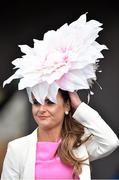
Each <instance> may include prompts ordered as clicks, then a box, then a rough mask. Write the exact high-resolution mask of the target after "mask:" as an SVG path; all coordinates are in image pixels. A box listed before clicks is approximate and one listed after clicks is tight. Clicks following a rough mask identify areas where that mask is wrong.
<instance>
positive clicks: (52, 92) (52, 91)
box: [47, 82, 59, 103]
mask: <svg viewBox="0 0 119 180" xmlns="http://www.w3.org/2000/svg"><path fill="white" fill-rule="evenodd" d="M58 89H59V86H58V84H57V83H56V82H54V83H52V84H51V85H50V86H49V89H48V95H47V96H48V98H49V99H50V100H51V101H52V102H54V103H57V101H56V96H57V92H58Z"/></svg>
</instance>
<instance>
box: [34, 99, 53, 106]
mask: <svg viewBox="0 0 119 180" xmlns="http://www.w3.org/2000/svg"><path fill="white" fill-rule="evenodd" d="M33 104H34V105H41V104H40V103H39V102H38V101H37V100H36V99H35V98H33ZM45 104H49V105H53V104H55V103H54V102H52V101H50V100H49V99H47V98H46V99H45Z"/></svg>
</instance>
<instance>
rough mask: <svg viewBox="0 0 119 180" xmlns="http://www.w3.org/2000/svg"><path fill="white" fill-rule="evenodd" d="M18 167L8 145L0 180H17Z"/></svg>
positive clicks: (12, 151) (13, 153) (11, 148)
mask: <svg viewBox="0 0 119 180" xmlns="http://www.w3.org/2000/svg"><path fill="white" fill-rule="evenodd" d="M19 179H20V178H19V167H18V162H17V158H16V156H15V152H14V148H13V147H12V146H11V144H10V143H8V148H7V153H6V156H5V159H4V162H3V169H2V174H1V180H19Z"/></svg>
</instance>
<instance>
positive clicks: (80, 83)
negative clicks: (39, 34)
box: [3, 14, 107, 104]
mask: <svg viewBox="0 0 119 180" xmlns="http://www.w3.org/2000/svg"><path fill="white" fill-rule="evenodd" d="M86 15H87V14H83V15H81V16H80V17H79V19H78V20H76V21H74V22H73V23H71V24H69V25H68V24H64V25H63V26H61V27H60V28H59V29H57V30H56V31H55V30H51V31H48V32H46V33H45V34H44V37H43V40H36V39H34V40H33V41H34V47H33V48H31V47H29V46H27V45H20V46H19V47H20V48H21V51H22V52H23V53H24V54H25V55H23V56H22V57H21V58H17V59H15V60H14V61H12V64H13V65H14V66H15V67H14V68H15V69H17V70H16V72H15V73H14V74H13V75H12V76H11V77H9V78H8V79H7V80H5V81H4V83H3V86H5V85H6V84H9V83H10V82H11V81H12V80H13V79H20V81H19V83H18V89H19V90H22V89H24V88H26V89H27V93H28V96H29V100H30V102H31V103H32V94H33V95H34V96H35V98H36V99H37V101H38V102H39V103H41V104H43V103H44V100H45V98H46V97H47V98H49V99H50V100H51V101H52V102H55V103H56V95H57V92H58V89H59V88H60V89H62V90H66V91H71V92H73V91H75V90H80V89H90V87H91V85H92V82H93V81H96V70H97V69H98V63H99V59H100V58H103V55H102V53H101V51H102V50H103V49H107V47H106V46H105V45H100V44H99V43H98V42H96V39H97V38H98V33H99V31H101V30H102V28H101V26H102V24H101V23H100V22H98V21H96V20H90V21H88V22H86Z"/></svg>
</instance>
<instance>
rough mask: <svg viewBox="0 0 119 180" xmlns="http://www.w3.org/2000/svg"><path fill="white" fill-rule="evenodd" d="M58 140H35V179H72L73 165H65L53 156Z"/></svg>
mask: <svg viewBox="0 0 119 180" xmlns="http://www.w3.org/2000/svg"><path fill="white" fill-rule="evenodd" d="M60 142H61V140H59V141H58V142H42V141H41V142H37V145H36V164H35V180H41V179H45V180H48V179H68V180H69V179H72V170H73V167H72V166H70V165H65V164H64V163H63V162H61V160H60V158H59V157H58V156H57V155H56V156H55V152H56V150H57V148H58V145H59V143H60ZM76 179H79V178H78V177H77V178H76Z"/></svg>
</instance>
